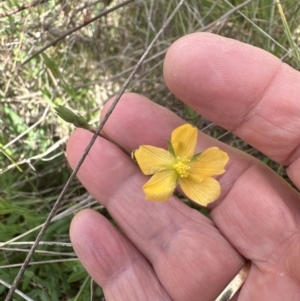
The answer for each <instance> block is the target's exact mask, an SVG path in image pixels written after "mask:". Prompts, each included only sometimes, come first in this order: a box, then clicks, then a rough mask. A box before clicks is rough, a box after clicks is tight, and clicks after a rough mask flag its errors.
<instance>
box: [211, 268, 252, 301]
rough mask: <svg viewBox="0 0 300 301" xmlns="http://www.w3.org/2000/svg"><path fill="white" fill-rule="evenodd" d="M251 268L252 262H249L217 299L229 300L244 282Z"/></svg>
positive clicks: (218, 300)
mask: <svg viewBox="0 0 300 301" xmlns="http://www.w3.org/2000/svg"><path fill="white" fill-rule="evenodd" d="M249 270H250V262H247V263H246V264H245V265H244V266H243V267H242V269H241V270H240V271H239V272H238V274H237V275H236V276H235V277H234V278H233V279H232V280H231V282H230V283H229V284H228V285H227V286H226V287H225V289H224V290H223V291H222V293H221V294H220V295H219V297H218V298H217V299H216V300H215V301H229V300H230V299H231V298H232V297H233V296H234V295H235V294H236V292H237V291H238V290H239V289H240V288H241V286H242V285H243V284H244V282H245V280H246V278H247V276H248V274H249Z"/></svg>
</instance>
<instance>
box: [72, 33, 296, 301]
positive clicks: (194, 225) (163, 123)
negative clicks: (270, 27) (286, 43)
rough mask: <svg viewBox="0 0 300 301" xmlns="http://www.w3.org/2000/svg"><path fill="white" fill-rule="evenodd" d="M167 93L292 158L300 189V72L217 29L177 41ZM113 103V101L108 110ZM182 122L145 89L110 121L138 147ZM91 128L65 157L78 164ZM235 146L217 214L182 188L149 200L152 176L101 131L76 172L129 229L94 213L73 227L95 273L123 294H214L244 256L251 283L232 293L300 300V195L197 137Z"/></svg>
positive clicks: (115, 132) (110, 131)
mask: <svg viewBox="0 0 300 301" xmlns="http://www.w3.org/2000/svg"><path fill="white" fill-rule="evenodd" d="M164 77H165V81H166V83H167V85H168V87H169V88H170V90H171V91H172V92H173V93H174V94H175V95H176V96H177V97H178V98H180V99H181V100H182V101H183V102H184V103H186V104H187V105H189V106H190V107H192V108H193V109H194V110H195V111H197V112H198V113H199V114H201V115H202V116H205V117H206V118H208V119H209V120H211V121H213V122H215V123H216V124H219V125H220V126H222V127H224V128H226V129H228V130H230V131H232V132H233V133H235V134H236V135H237V136H239V137H240V138H242V139H244V140H245V141H246V142H248V143H249V144H251V145H252V146H253V147H255V148H257V149H258V150H260V151H261V152H263V153H264V154H266V155H267V156H269V157H270V158H271V159H273V160H275V161H277V162H279V163H280V164H283V165H287V166H288V169H287V171H288V175H289V177H290V179H291V180H292V181H293V182H294V184H295V185H296V186H297V187H300V172H299V170H300V148H299V141H300V118H299V117H300V84H299V83H300V74H299V73H298V72H297V71H296V70H293V69H292V68H290V67H289V66H287V65H285V64H282V63H281V61H280V60H279V59H277V58H275V57H274V56H272V55H271V54H269V53H267V52H265V51H262V50H260V49H257V48H254V47H252V46H249V45H246V44H242V43H240V42H237V41H234V40H231V39H227V38H223V37H220V36H216V35H212V34H207V33H196V34H192V35H188V36H185V37H183V38H182V39H180V40H178V41H177V42H175V43H174V44H173V45H172V46H171V48H170V49H169V51H168V53H167V55H166V59H165V63H164ZM110 104H111V103H108V104H107V105H106V106H105V108H104V110H103V112H102V115H104V114H105V112H106V111H107V109H108V107H109V106H110ZM183 123H184V121H183V120H181V119H180V118H179V117H178V116H176V115H174V114H173V113H172V112H170V111H168V110H167V109H165V108H163V107H160V106H158V105H156V104H155V103H153V102H150V101H148V100H147V99H145V98H144V97H143V96H140V95H137V94H130V93H128V94H125V95H123V97H122V99H121V101H120V102H119V104H118V105H117V107H116V109H115V110H114V112H113V114H112V115H111V116H110V118H109V120H108V122H107V124H106V125H105V127H104V130H105V133H106V134H107V135H108V136H109V137H111V138H112V139H114V140H116V141H117V142H118V143H120V144H122V145H124V146H125V147H127V148H129V149H137V148H138V147H139V146H140V145H142V144H150V145H155V146H159V147H165V146H166V141H167V139H169V137H170V133H171V132H172V130H173V129H174V128H176V127H178V126H179V125H181V124H183ZM91 137H92V134H91V133H89V132H88V131H85V130H80V129H79V130H76V131H75V133H74V134H73V135H72V136H71V138H70V140H69V142H68V147H67V155H68V160H69V162H70V165H71V166H72V167H74V166H75V165H76V163H77V162H78V160H79V158H80V156H81V155H82V153H83V151H84V149H85V147H86V146H87V144H88V142H89V140H90V139H91ZM211 146H218V147H219V148H221V149H222V150H224V151H226V152H227V153H228V154H229V157H230V161H229V164H228V165H227V167H226V170H227V171H226V173H225V174H224V175H222V176H221V177H219V181H220V183H221V185H222V194H221V196H220V198H219V200H218V201H216V202H215V203H213V204H212V205H211V207H210V209H211V219H208V218H206V217H205V216H203V215H202V214H200V213H199V212H197V211H196V210H193V209H191V208H190V207H188V206H186V205H185V204H183V203H182V202H180V201H179V200H178V199H177V198H176V197H175V196H172V197H171V198H170V200H169V201H167V202H163V203H159V202H151V201H146V200H145V199H144V192H143V190H142V186H143V184H144V183H145V182H146V180H147V179H148V178H147V177H146V176H144V175H143V174H142V173H141V171H140V170H139V168H138V167H137V166H136V165H135V164H134V163H133V162H132V160H131V159H130V158H129V157H128V156H127V155H126V154H125V153H124V152H122V151H121V150H120V149H118V148H117V147H116V146H115V145H113V144H112V143H110V142H108V141H106V140H104V139H102V138H98V139H97V140H96V142H95V144H94V146H93V147H92V149H91V151H90V153H89V154H88V156H87V158H86V159H85V161H84V163H83V165H82V167H81V169H80V170H79V172H78V178H79V179H80V181H81V182H82V183H83V185H84V186H85V187H86V188H87V189H88V191H89V192H90V193H91V194H92V195H93V196H94V197H95V198H96V199H97V200H99V202H100V203H101V204H103V205H104V206H105V207H106V208H107V209H108V211H109V212H110V214H111V215H112V217H113V218H114V220H115V221H116V222H117V224H118V226H119V227H120V228H121V230H122V232H120V231H118V230H117V229H116V228H115V227H114V226H113V225H112V224H111V223H110V222H109V221H108V220H106V219H105V218H104V217H103V216H101V215H100V214H98V213H97V212H94V211H92V210H83V211H81V212H80V213H78V214H77V215H76V216H75V218H74V219H73V221H72V224H71V229H70V235H71V239H72V243H73V246H74V249H75V252H76V254H77V255H78V257H79V259H80V260H81V262H82V263H83V265H84V266H85V268H86V270H87V271H88V273H89V274H90V275H91V276H92V277H93V279H94V280H95V281H96V282H97V283H98V284H99V285H100V286H101V287H102V288H103V290H104V293H105V296H106V299H107V300H108V301H114V300H118V301H119V300H122V301H125V300H130V301H133V300H143V301H144V300H151V301H152V300H163V301H167V300H178V301H186V300H189V301H200V300H202V301H208V300H214V299H215V298H216V297H217V296H218V295H219V294H220V292H221V291H222V289H223V288H224V287H225V286H226V285H227V284H228V283H229V282H230V281H231V279H232V278H233V277H234V276H235V275H236V274H237V273H238V271H239V270H240V269H241V267H242V266H243V265H244V264H245V258H247V259H248V260H250V261H251V262H252V265H251V269H250V273H249V275H248V278H247V279H246V282H245V284H244V285H243V287H242V289H241V290H240V292H239V294H238V295H236V296H235V297H234V298H233V299H232V300H239V301H250V300H255V301H266V300H272V301H277V300H280V301H282V300H288V301H294V300H300V260H299V258H300V227H299V222H300V197H299V194H298V193H297V192H296V191H295V190H294V189H292V188H291V187H290V186H289V185H288V184H287V183H286V182H285V181H284V180H283V179H281V178H280V177H279V176H278V175H276V174H275V173H274V172H273V171H272V170H270V169H269V168H268V167H267V166H266V165H265V164H263V163H261V162H259V161H258V160H256V159H254V158H252V157H251V156H249V155H248V154H245V153H243V152H241V151H239V150H237V149H234V148H231V147H230V146H228V145H224V144H222V143H221V142H219V141H216V140H214V139H212V138H211V137H208V136H206V135H204V134H203V133H199V136H198V145H197V151H202V150H204V149H206V148H208V147H211Z"/></svg>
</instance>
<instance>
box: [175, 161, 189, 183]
mask: <svg viewBox="0 0 300 301" xmlns="http://www.w3.org/2000/svg"><path fill="white" fill-rule="evenodd" d="M190 161H191V160H189V159H187V158H180V157H177V158H176V163H175V164H173V168H174V169H175V171H176V172H177V173H178V175H179V176H180V177H181V178H186V177H187V176H188V175H189V174H190V173H189V169H190V166H189V163H190Z"/></svg>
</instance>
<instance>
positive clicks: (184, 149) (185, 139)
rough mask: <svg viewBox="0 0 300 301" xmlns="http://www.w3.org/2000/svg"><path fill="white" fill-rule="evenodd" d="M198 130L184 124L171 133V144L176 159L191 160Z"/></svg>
mask: <svg viewBox="0 0 300 301" xmlns="http://www.w3.org/2000/svg"><path fill="white" fill-rule="evenodd" d="M197 136H198V130H197V128H195V127H193V126H191V125H190V124H184V125H182V126H180V127H178V128H176V129H175V130H174V131H173V132H172V136H171V143H172V146H173V149H174V151H175V154H176V157H181V158H183V157H186V158H188V159H191V158H192V157H193V155H194V153H195V148H196V143H197Z"/></svg>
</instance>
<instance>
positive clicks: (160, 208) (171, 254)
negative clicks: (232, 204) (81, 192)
mask: <svg viewBox="0 0 300 301" xmlns="http://www.w3.org/2000/svg"><path fill="white" fill-rule="evenodd" d="M136 97H138V96H137V95H136ZM125 103H126V102H124V104H125ZM146 103H147V104H150V105H151V106H150V107H148V105H147V109H150V110H151V111H152V109H153V108H156V107H152V103H150V102H146ZM125 106H126V105H125ZM121 109H122V108H121ZM128 109H129V108H128ZM159 111H160V108H159V110H157V112H156V113H157V114H158V116H159V115H160V114H159V113H158V112H159ZM127 112H128V111H127ZM171 116H173V115H171ZM123 133H124V130H123ZM120 134H121V132H120ZM130 135H132V133H131V134H130ZM151 136H152V135H151ZM90 139H91V134H90V133H89V132H87V131H84V130H77V131H76V132H75V133H74V134H73V135H72V136H71V138H70V140H69V142H68V147H67V153H68V159H69V162H70V164H71V166H73V167H74V165H75V164H76V163H77V162H78V160H79V157H80V156H81V155H82V152H83V150H84V149H85V147H86V145H87V144H88V142H89V140H90ZM78 177H79V179H80V180H81V182H82V183H83V184H84V186H85V187H86V188H87V189H88V190H89V192H90V193H91V194H92V195H93V196H94V197H95V198H96V199H98V200H99V201H100V202H101V203H102V204H104V205H105V206H106V207H107V209H108V210H109V212H110V214H111V215H112V216H113V218H114V220H115V221H116V222H117V223H118V225H119V226H120V227H121V228H122V231H123V232H124V234H125V235H126V236H127V237H128V238H129V239H130V241H132V242H133V243H134V244H135V245H136V247H137V248H138V249H139V251H140V252H142V253H143V254H145V256H146V257H147V259H148V260H149V261H150V262H151V264H152V266H153V268H154V271H155V273H156V274H157V276H158V279H159V281H160V282H161V283H162V285H163V286H164V287H165V289H166V291H167V292H168V294H169V295H170V296H171V298H172V299H174V300H195V301H197V300H198V299H199V296H203V299H204V300H206V299H207V300H210V299H213V298H216V297H217V295H218V293H219V292H221V290H222V289H223V288H224V287H225V286H226V284H227V283H228V282H229V281H230V280H231V279H232V278H233V277H234V275H235V274H236V273H237V272H238V271H239V269H240V268H241V266H242V265H243V262H244V260H243V258H241V257H240V255H239V254H237V252H236V251H235V250H234V249H233V248H232V246H231V245H230V244H229V243H228V242H227V241H226V240H225V239H224V238H223V236H222V235H221V234H220V232H219V231H218V230H217V229H216V228H215V227H214V225H213V223H212V222H211V221H210V220H209V219H207V218H206V217H204V216H203V215H201V214H199V213H198V212H196V211H194V210H193V209H191V208H189V207H187V206H185V205H184V204H182V203H181V202H179V201H177V200H176V198H175V197H172V199H171V200H170V201H168V202H165V203H157V202H149V201H146V200H145V199H144V193H143V191H142V189H141V187H142V185H143V183H144V182H145V181H146V179H147V177H145V176H143V175H142V174H141V172H140V170H139V168H138V167H137V166H136V165H135V164H134V163H133V162H132V160H131V159H130V158H129V157H128V156H127V155H126V154H125V153H124V152H122V151H121V150H120V149H119V148H118V147H116V146H114V145H112V144H111V143H110V142H108V141H106V140H103V139H100V138H99V139H97V140H96V142H95V144H94V146H93V148H92V149H91V151H90V152H89V155H88V156H87V158H86V159H85V161H84V163H83V165H82V167H81V169H80V170H79V173H78ZM183 246H184V247H183ZM203 246H205V247H203ZM220 250H222V252H220ZM207 283H209V285H207Z"/></svg>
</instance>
